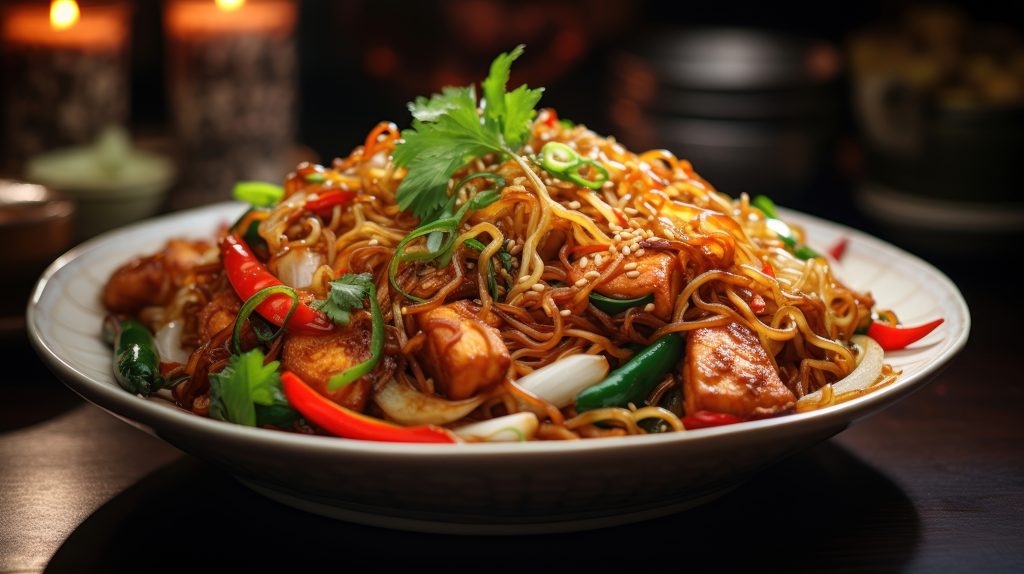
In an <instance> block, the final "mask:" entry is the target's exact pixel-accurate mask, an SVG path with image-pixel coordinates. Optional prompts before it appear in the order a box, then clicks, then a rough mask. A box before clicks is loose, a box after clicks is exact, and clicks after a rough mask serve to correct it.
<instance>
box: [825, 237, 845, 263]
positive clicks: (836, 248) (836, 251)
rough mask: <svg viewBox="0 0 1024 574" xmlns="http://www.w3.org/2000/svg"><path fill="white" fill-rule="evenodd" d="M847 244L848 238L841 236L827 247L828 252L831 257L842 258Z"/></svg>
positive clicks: (837, 259)
mask: <svg viewBox="0 0 1024 574" xmlns="http://www.w3.org/2000/svg"><path fill="white" fill-rule="evenodd" d="M849 244H850V240H849V239H847V238H845V237H843V238H842V239H840V240H839V241H837V242H836V244H835V245H833V246H832V247H829V249H828V254H829V255H831V256H832V259H835V260H836V261H839V260H841V259H842V258H843V255H845V254H846V246H847V245H849Z"/></svg>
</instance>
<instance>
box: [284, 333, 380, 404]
mask: <svg viewBox="0 0 1024 574" xmlns="http://www.w3.org/2000/svg"><path fill="white" fill-rule="evenodd" d="M371 328H372V327H371V323H370V321H369V318H368V317H365V316H364V317H363V318H362V319H358V318H353V320H352V322H351V323H349V324H348V326H346V327H341V326H338V328H336V329H335V330H334V331H332V332H331V333H330V334H328V335H288V336H286V337H285V341H284V348H283V349H282V350H281V368H282V370H289V371H292V372H294V373H295V374H296V375H298V376H299V378H301V379H302V380H303V381H306V382H307V383H308V384H309V386H311V387H313V388H314V389H316V390H317V391H318V392H319V393H320V394H322V395H324V396H325V397H327V398H328V399H330V400H332V401H334V402H335V403H337V404H339V405H341V406H343V407H347V408H350V409H353V410H356V411H362V410H363V409H364V408H365V407H366V403H367V399H369V396H370V388H371V387H372V386H373V383H374V381H375V380H376V379H377V376H378V375H379V372H380V371H381V370H382V367H383V366H384V365H383V364H384V363H385V362H386V361H381V364H380V365H378V367H377V368H376V369H374V371H373V372H371V373H370V374H368V375H366V376H364V377H361V378H359V379H357V380H355V381H353V382H351V383H349V384H347V385H345V386H343V387H341V388H339V389H337V390H335V391H331V390H329V389H328V388H327V383H328V382H329V381H330V379H331V377H332V376H334V375H336V374H338V373H341V372H343V371H345V370H347V369H349V368H351V367H354V366H356V365H358V364H359V363H362V362H363V361H365V360H367V359H369V358H370V335H371ZM385 359H388V358H387V357H385Z"/></svg>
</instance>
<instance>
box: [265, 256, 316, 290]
mask: <svg viewBox="0 0 1024 574" xmlns="http://www.w3.org/2000/svg"><path fill="white" fill-rule="evenodd" d="M323 262H324V258H323V255H321V254H319V253H317V252H316V251H313V250H311V249H293V250H291V251H289V252H288V253H285V254H284V255H282V256H281V257H279V258H278V259H277V262H276V265H277V278H278V279H280V280H281V282H282V283H284V284H285V285H287V286H289V287H294V288H295V289H304V288H306V287H309V286H310V285H312V284H313V274H314V273H315V272H316V270H317V269H318V268H319V267H320V265H322V264H323Z"/></svg>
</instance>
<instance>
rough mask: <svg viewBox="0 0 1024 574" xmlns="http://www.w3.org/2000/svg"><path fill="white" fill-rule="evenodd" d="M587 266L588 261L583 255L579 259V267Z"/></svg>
mask: <svg viewBox="0 0 1024 574" xmlns="http://www.w3.org/2000/svg"><path fill="white" fill-rule="evenodd" d="M587 265H590V260H589V259H587V256H586V255H584V256H583V257H581V258H580V267H586V266H587Z"/></svg>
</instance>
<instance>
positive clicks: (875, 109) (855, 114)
mask: <svg viewBox="0 0 1024 574" xmlns="http://www.w3.org/2000/svg"><path fill="white" fill-rule="evenodd" d="M1022 11H1024V10H1022V7H1021V6H1020V5H1018V6H1016V7H1013V6H1012V5H1002V6H1000V5H998V4H997V3H993V4H992V5H991V6H978V5H975V4H974V3H968V2H958V3H944V4H934V3H919V2H858V3H851V4H850V5H837V4H835V3H825V2H815V3H811V2H797V3H787V5H786V6H778V5H775V4H763V3H756V4H755V3H750V4H747V3H735V2H704V3H688V4H682V3H678V2H654V1H646V2H644V1H629V0H563V1H543V2H542V1H513V0H450V1H437V0H434V1H427V0H423V1H418V2H407V3H396V2H371V1H368V0H365V1H352V2H330V1H327V0H303V1H301V2H291V1H288V0H164V1H142V0H138V1H134V2H130V1H121V2H117V1H87V0H79V1H77V2H75V1H73V0H53V1H45V0H44V1H11V0H8V1H5V2H0V16H2V21H0V38H2V49H0V58H2V59H0V101H2V108H0V109H2V114H0V242H3V243H4V244H5V245H8V246H13V248H10V249H5V250H4V251H5V253H3V254H2V255H0V265H2V267H3V274H4V276H5V277H10V278H11V279H10V280H9V281H8V282H7V283H6V285H5V287H4V289H5V290H6V291H8V292H14V293H16V295H15V296H11V297H4V298H3V299H4V301H5V303H4V305H6V307H5V308H4V309H3V310H2V313H0V315H2V316H3V317H4V319H3V321H4V322H3V323H2V325H0V326H3V327H4V329H8V330H9V329H13V328H18V326H19V325H20V323H19V322H20V321H22V319H21V313H22V310H23V308H24V303H25V300H26V298H27V295H28V289H29V287H30V285H31V283H32V282H33V280H34V279H35V278H36V277H37V276H38V274H39V273H40V272H41V271H42V269H43V268H44V267H45V265H46V264H47V263H48V262H49V261H51V260H52V259H53V258H54V257H56V256H57V255H58V254H59V253H61V252H63V251H64V250H66V249H68V248H69V247H71V246H72V245H74V244H76V243H78V242H80V241H82V240H85V239H87V238H88V237H91V236H93V235H95V234H97V233H99V232H101V231H104V230H106V229H110V228H113V227H117V226H120V225H124V224H126V223H129V222H131V221H136V220H139V219H143V218H145V217H149V216H152V215H154V214H157V213H161V212H168V211H173V210H177V209H183V208H188V207H193V206H198V205H203V204H207V203H212V202H217V201H222V200H225V199H227V198H229V195H230V189H231V186H232V185H233V183H234V182H235V181H237V180H241V179H256V180H265V181H272V182H279V181H280V180H281V179H282V178H283V177H284V176H285V174H286V173H287V172H288V171H289V170H290V169H291V168H293V167H294V166H295V165H296V164H297V163H298V162H300V161H304V160H309V161H318V162H329V161H330V160H331V159H332V158H333V157H336V156H339V155H346V154H348V153H349V152H350V151H351V150H352V148H354V147H355V146H356V145H359V144H360V143H361V142H362V141H363V139H364V138H365V135H366V133H367V132H368V131H369V130H370V129H371V128H372V127H373V126H374V125H375V124H376V123H377V122H378V121H380V120H383V119H389V120H392V121H395V122H396V123H398V124H399V125H400V126H406V125H408V112H407V111H406V109H405V103H406V102H407V101H409V100H410V99H412V98H414V97H415V96H417V95H420V94H427V93H430V92H432V91H435V90H437V89H438V88H440V87H441V86H443V85H448V84H454V85H465V84H468V83H470V82H472V81H479V80H480V79H481V78H483V77H484V75H485V74H486V70H487V66H488V64H489V62H490V60H491V59H492V58H493V57H494V56H495V55H496V54H497V53H499V52H501V51H506V50H508V49H510V48H512V47H513V46H514V45H516V44H518V43H525V44H527V51H526V55H525V56H524V57H523V58H522V59H521V60H520V61H519V62H517V64H516V66H515V68H514V70H513V77H512V82H513V83H514V84H519V83H522V82H526V83H529V84H530V85H531V86H545V87H546V88H547V90H546V92H545V95H544V98H543V100H542V102H541V104H542V105H543V106H550V107H554V108H556V109H557V110H558V111H559V114H560V116H561V117H566V118H570V119H572V120H573V121H575V122H577V123H584V124H586V125H588V126H589V127H591V128H593V129H595V130H596V131H598V132H600V133H604V134H614V135H615V136H616V137H617V138H618V139H619V140H620V141H622V142H623V143H625V144H626V145H627V146H629V147H632V148H634V149H637V150H639V149H648V148H659V147H664V148H667V149H669V150H671V151H672V152H674V153H675V154H676V155H678V156H680V157H684V158H688V159H690V160H691V161H692V162H693V164H694V166H695V168H696V169H697V171H698V172H699V173H700V174H701V175H703V176H704V177H705V178H707V179H708V180H710V181H711V182H712V183H713V184H714V185H715V186H716V187H717V188H718V189H719V190H720V191H723V192H725V193H728V194H730V195H733V196H737V195H739V194H740V193H744V192H745V193H748V194H750V195H755V194H766V195H769V196H771V197H773V198H774V199H775V200H776V201H777V202H778V203H780V204H782V205H785V206H788V207H793V208H796V209H799V210H803V211H807V212H811V213H814V214H818V215H821V216H824V217H826V218H829V219H833V220H837V221H840V222H843V223H847V224H850V225H853V226H856V227H859V228H862V229H865V230H867V231H869V232H871V233H874V234H877V235H880V236H882V237H883V238H885V239H888V240H890V241H893V242H895V243H897V244H899V245H901V246H902V247H905V248H907V249H909V250H911V251H914V252H916V253H919V254H921V255H923V256H925V257H926V258H930V259H939V260H943V261H946V262H952V264H955V263H956V262H957V261H963V260H967V259H969V258H972V257H976V256H977V255H978V254H979V253H987V254H991V253H992V252H994V251H999V250H1007V251H1008V249H1007V248H1006V246H1007V245H1012V244H1013V243H1015V242H1019V241H1020V239H1021V238H1022V231H1024V200H1022V199H1021V196H1020V193H1019V190H1018V188H1019V183H1018V181H1019V179H1020V178H1019V176H1018V175H1017V171H1018V170H1017V164H1019V163H1021V160H1022V159H1024V33H1022V26H1021V22H1022V18H1021V16H1022Z"/></svg>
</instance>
